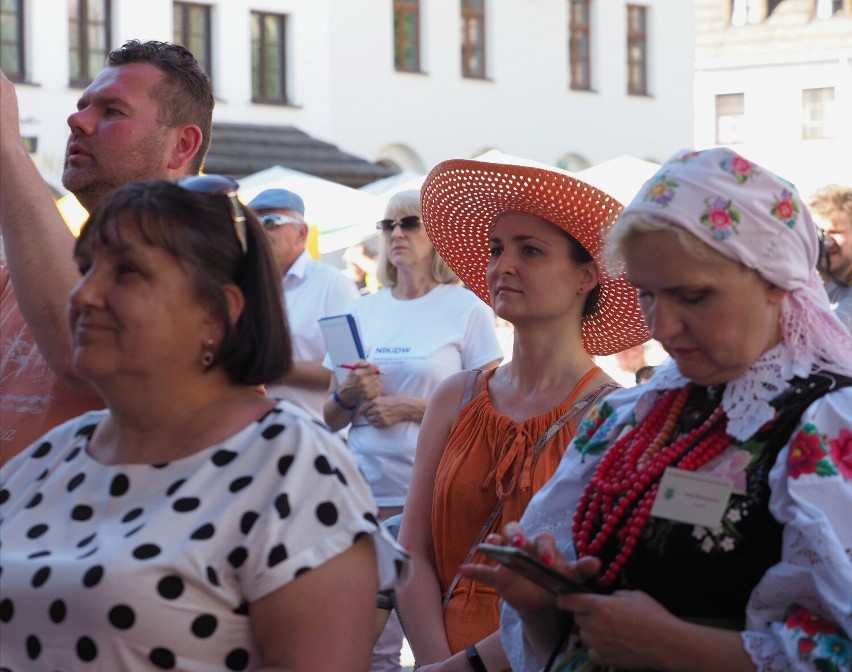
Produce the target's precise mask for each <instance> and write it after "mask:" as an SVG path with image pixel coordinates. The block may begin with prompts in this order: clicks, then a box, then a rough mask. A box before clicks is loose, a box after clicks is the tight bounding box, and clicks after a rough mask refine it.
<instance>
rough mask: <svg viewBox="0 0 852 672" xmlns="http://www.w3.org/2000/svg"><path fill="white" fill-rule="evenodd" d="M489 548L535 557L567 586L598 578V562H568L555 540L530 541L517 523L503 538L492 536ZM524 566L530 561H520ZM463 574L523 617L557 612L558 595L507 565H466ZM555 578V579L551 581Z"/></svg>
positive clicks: (546, 537) (506, 529)
mask: <svg viewBox="0 0 852 672" xmlns="http://www.w3.org/2000/svg"><path fill="white" fill-rule="evenodd" d="M485 541H486V542H487V543H488V544H491V545H497V546H504V547H508V548H515V549H518V550H520V551H523V552H524V553H525V555H527V556H530V557H532V558H533V559H534V560H535V561H537V563H540V564H541V565H543V566H545V567H547V568H549V570H552V571H554V572H556V573H558V574H562V575H564V576H565V578H566V580H567V582H568V583H570V582H573V583H574V584H579V585H582V584H583V583H584V582H585V581H586V580H587V579H589V578H591V577H593V576H595V575H596V574H597V571H598V569H599V565H600V563H599V561H598V560H597V559H596V558H583V559H582V560H580V561H579V562H576V563H575V562H567V561H566V560H565V559H564V558H563V557H562V554H561V553H559V551H558V550H557V549H556V544H555V542H554V540H553V537H552V536H551V535H549V534H539V535H536V537H534V538H533V539H528V538H527V536H526V534H525V532H524V530H523V528H522V527H521V526H520V525H519V524H518V523H517V522H511V523H508V524H507V525H506V526H505V527H504V528H503V533H502V534H490V535H488V537H486V540H485ZM519 562H522V563H524V565H525V566H526V565H528V564H530V563H529V561H528V560H520V561H519ZM461 572H462V574H463V575H464V576H467V577H470V578H473V579H476V580H477V581H481V582H482V583H487V584H489V585H492V586H494V588H495V589H496V590H497V592H498V593H500V596H501V597H502V598H503V599H504V600H505V601H506V602H508V603H509V604H510V605H512V607H514V609H515V610H516V611H517V612H518V613H519V614H521V615H524V616H535V615H536V614H540V613H542V612H545V611H552V610H554V609H555V608H556V595H558V594H562V593H557V592H551V590H550V589H548V588H542V587H541V586H540V585H539V584H537V583H535V582H533V580H531V579H530V578H526V577H525V576H522V575H521V574H519V573H518V572H517V571H514V570H513V569H510V568H509V567H506V566H504V565H501V564H498V565H497V566H492V565H485V564H470V565H463V566H462V567H461ZM551 578H552V577H551Z"/></svg>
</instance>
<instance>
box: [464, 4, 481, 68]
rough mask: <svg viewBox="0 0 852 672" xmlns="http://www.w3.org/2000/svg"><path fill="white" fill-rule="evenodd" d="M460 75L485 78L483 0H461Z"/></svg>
mask: <svg viewBox="0 0 852 672" xmlns="http://www.w3.org/2000/svg"><path fill="white" fill-rule="evenodd" d="M461 24H462V25H461V29H462V35H461V59H462V75H463V76H464V77H470V78H474V79H485V0H461Z"/></svg>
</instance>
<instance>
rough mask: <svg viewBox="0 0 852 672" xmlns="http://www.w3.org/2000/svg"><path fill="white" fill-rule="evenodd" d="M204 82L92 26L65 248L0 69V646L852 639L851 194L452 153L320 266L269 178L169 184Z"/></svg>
mask: <svg viewBox="0 0 852 672" xmlns="http://www.w3.org/2000/svg"><path fill="white" fill-rule="evenodd" d="M213 105H214V97H213V92H212V89H211V86H210V81H209V79H208V78H207V76H206V75H205V74H204V73H203V72H202V71H201V69H200V68H199V67H198V63H197V62H196V61H195V59H194V58H193V56H192V54H191V53H189V52H188V51H187V50H186V49H185V48H183V47H181V46H179V45H173V44H169V43H161V42H144V43H142V42H138V41H132V42H128V43H126V44H125V45H124V46H122V47H121V48H120V49H118V50H116V51H114V52H112V53H111V54H110V57H109V60H108V63H107V66H106V67H105V68H104V70H103V71H101V72H100V73H99V74H98V75H97V76H96V77H95V79H94V80H93V82H92V83H91V84H90V85H89V86H88V87H87V88H86V89H85V91H84V92H83V94H82V96H81V98H80V101H79V102H78V106H77V110H76V111H72V112H71V114H70V116H69V118H68V125H69V128H70V136H69V140H68V147H67V154H66V162H65V167H64V173H63V184H64V185H65V187H66V188H67V189H69V191H71V192H73V193H74V194H75V196H76V197H77V198H78V200H79V201H80V202H81V204H83V205H84V207H85V208H86V209H87V210H88V211H89V213H90V216H89V219H88V220H87V222H86V224H85V226H84V227H83V229H82V231H81V233H80V235H79V237H78V238H76V239H75V238H74V237H73V236H72V235H71V233H70V232H69V230H68V228H67V227H66V226H65V223H64V221H63V220H62V217H61V215H60V214H59V212H58V211H57V209H56V206H55V204H54V202H53V198H52V195H51V193H50V190H49V189H48V187H47V185H46V184H45V183H44V181H43V180H42V179H41V177H40V175H39V173H38V171H37V170H36V168H35V166H34V165H33V164H32V162H31V160H30V159H29V156H28V155H27V152H26V149H25V147H24V144H23V142H22V140H21V137H20V133H19V118H18V109H17V99H16V95H15V89H14V86H13V85H12V84H11V82H9V80H8V79H6V77H5V76H0V161H2V164H3V169H2V170H0V190H2V194H3V197H2V199H0V226H2V236H3V251H4V263H3V265H2V268H0V293H2V295H1V296H0V300H2V317H0V324H2V339H3V354H2V357H3V361H2V381H0V385H2V415H3V419H2V425H3V428H2V433H0V434H1V436H0V438H2V441H0V460H2V465H3V466H2V474H0V507H2V510H0V518H2V534H3V546H2V548H3V552H2V556H0V568H1V571H2V574H0V622H2V628H3V636H2V638H0V666H2V668H3V669H10V670H27V669H54V668H57V669H58V668H60V667H62V668H63V669H64V668H68V669H84V668H85V669H128V670H130V669H133V670H139V669H232V670H277V669H288V670H317V669H352V670H366V669H372V670H375V671H376V672H380V671H385V670H387V671H388V672H390V671H392V670H396V669H399V650H400V646H401V643H402V638H403V630H404V631H405V634H406V635H407V636H408V638H409V640H410V641H411V644H412V648H413V650H414V653H415V656H416V658H417V662H418V665H419V666H420V667H422V668H423V669H428V670H434V671H437V670H444V671H446V672H450V671H452V670H463V671H465V672H467V671H468V670H471V669H472V670H474V672H482V671H483V670H486V671H490V672H496V671H498V670H504V669H509V668H510V667H511V669H514V670H539V669H542V668H547V669H562V670H593V669H625V670H629V669H634V670H644V669H654V670H669V669H672V670H674V669H687V670H698V671H700V670H721V669H725V670H760V671H764V670H765V671H767V672H768V671H772V672H776V671H780V670H799V669H803V670H820V672H824V671H825V670H838V671H839V670H844V669H849V667H850V665H852V640H851V639H850V634H852V616H850V608H849V607H850V605H849V595H850V594H852V561H850V557H852V534H850V530H849V526H848V525H847V524H845V518H844V516H845V515H846V513H845V512H847V511H848V510H850V508H852V386H850V383H852V360H850V354H849V353H850V352H852V336H850V333H849V330H850V329H852V290H850V285H852V187H844V186H838V185H831V186H827V187H825V188H824V189H821V190H820V191H818V192H817V193H815V194H814V195H813V196H812V198H811V199H810V200H809V201H805V200H803V199H802V197H801V196H800V195H799V194H798V192H797V191H796V189H795V187H794V186H793V185H791V184H789V183H787V182H785V181H784V180H783V179H781V178H779V177H777V176H775V175H774V174H773V173H772V172H770V170H768V169H767V168H765V167H762V166H758V165H756V164H753V163H751V162H749V161H748V160H747V159H746V158H744V157H741V156H739V155H737V154H736V153H734V152H732V151H730V150H728V149H724V148H717V149H713V150H707V151H703V152H682V153H679V154H678V155H676V156H674V157H672V159H670V160H669V161H668V162H667V163H666V164H664V165H663V166H662V167H661V168H660V170H659V172H658V173H657V174H656V175H655V176H654V177H652V178H651V180H649V181H648V182H647V183H646V184H645V185H644V186H643V187H642V188H641V189H640V190H639V192H638V194H637V196H636V197H635V199H634V200H633V201H632V202H631V203H630V204H629V205H628V206H627V207H626V208H623V207H622V204H620V203H618V202H617V201H616V200H615V199H613V198H612V197H611V196H609V195H608V194H606V193H605V192H603V191H600V190H598V189H596V188H594V187H592V186H590V185H587V184H584V183H583V182H581V181H579V180H577V179H575V178H572V177H570V176H568V175H566V174H563V173H560V172H557V171H549V170H544V169H538V168H523V167H518V166H503V165H495V164H485V163H481V162H476V161H466V160H451V161H446V162H444V163H441V164H439V165H438V166H436V167H435V168H434V169H433V170H432V172H431V173H430V175H429V176H428V178H427V180H426V182H425V183H424V186H423V189H422V191H405V192H400V193H398V194H396V195H395V196H393V197H392V198H391V199H390V200H389V201H388V203H387V207H386V211H385V213H384V218H383V219H382V220H380V221H379V222H378V223H377V235H378V249H377V255H373V254H372V250H371V249H369V247H370V245H371V244H370V243H366V244H365V245H363V246H361V249H359V250H355V251H353V252H352V253H350V254H349V255H348V258H349V259H350V261H352V262H353V263H354V262H355V261H358V262H359V263H360V269H361V270H362V271H367V270H371V269H365V268H364V267H366V266H370V267H374V268H375V273H374V274H372V273H361V274H359V276H358V277H357V278H351V277H347V275H346V274H345V273H343V272H342V271H340V270H338V269H336V268H333V267H331V266H329V265H327V264H324V263H322V262H321V261H318V260H315V259H312V258H311V256H310V254H309V252H308V251H307V249H306V241H307V236H308V224H307V222H308V221H309V217H308V218H306V213H308V215H309V212H310V207H311V204H310V203H307V204H306V203H304V201H303V200H302V199H301V198H300V197H299V195H298V194H296V193H293V192H291V191H288V190H285V189H272V190H267V191H264V192H262V193H260V194H259V195H258V196H257V197H256V198H255V199H253V200H252V201H251V202H250V203H248V204H243V203H241V202H240V201H239V199H238V197H237V190H238V184H237V182H236V181H234V180H232V179H231V178H228V177H225V176H215V175H199V173H200V172H201V169H202V167H203V162H204V157H205V155H206V152H207V148H208V146H209V142H210V129H211V119H212V110H213ZM812 213H813V217H812ZM374 257H375V258H374ZM356 281H357V282H358V284H357V285H356ZM373 290H375V291H373ZM345 313H348V314H351V315H353V316H355V318H356V320H357V324H358V327H359V331H360V336H361V340H362V344H363V347H364V352H365V356H364V358H362V359H359V360H357V361H352V362H345V363H341V362H331V360H330V358H329V357H328V355H327V354H326V351H325V347H324V343H323V339H322V335H321V332H320V329H319V326H318V323H317V320H318V319H319V318H321V317H325V316H329V315H335V314H345ZM498 324H504V325H510V328H511V329H512V332H513V338H512V339H511V340H512V344H511V351H510V352H504V350H503V348H501V345H500V340H499V339H498V335H497V330H496V326H497V325H498ZM650 338H653V339H654V341H653V342H654V343H656V344H657V346H656V347H658V348H660V349H664V350H665V352H666V353H667V355H668V357H667V358H666V359H665V361H662V360H661V359H653V355H650V352H649V350H648V347H649V346H648V343H649V339H650ZM23 353H25V355H26V356H23ZM646 354H648V355H649V357H648V358H647V359H646ZM602 356H609V357H615V358H616V361H618V362H621V364H622V366H621V369H622V373H623V372H629V376H627V377H618V379H616V378H615V377H614V376H612V375H610V374H609V373H608V372H607V371H605V370H603V369H602V368H601V367H600V366H599V364H600V363H601V360H596V357H602ZM504 359H505V363H503V364H501V361H503V360H504ZM334 364H337V365H340V364H345V365H346V367H347V374H346V375H345V376H343V377H340V378H339V377H338V376H336V375H335V374H334V373H333V369H334ZM648 364H654V365H655V366H652V367H648V366H647V365H648ZM619 383H621V384H623V385H624V386H625V389H619V388H620V385H619ZM698 481H700V482H701V484H700V485H696V484H695V483H696V482H698ZM682 493H686V495H685V496H684V495H682ZM679 497H680V498H679ZM696 497H697V498H699V499H701V498H706V499H710V500H714V501H715V502H716V505H715V508H713V509H712V512H711V513H708V512H707V511H703V512H702V511H698V512H696V511H694V510H692V509H691V508H690V506H689V504H688V501H687V500H689V499H690V498H692V499H695V498H696ZM670 500H673V501H670ZM400 516H401V521H402V522H401V529H400V536H399V543H398V542H397V541H395V540H394V539H393V536H392V535H391V534H390V533H389V532H388V526H386V525H384V524H383V521H389V522H390V523H391V524H390V525H389V527H390V528H391V529H392V530H396V529H397V528H398V527H399V525H400V522H399V520H400V518H399V517H400ZM517 521H520V523H518V522H517ZM482 541H489V542H491V543H493V544H498V545H506V546H509V547H511V548H514V549H519V550H521V551H523V552H525V553H527V554H528V555H529V556H532V557H533V558H536V559H538V560H539V561H540V562H541V563H543V564H544V565H545V566H548V567H550V568H551V569H554V570H556V571H558V572H560V573H562V574H563V575H564V576H565V577H566V580H568V581H573V582H575V583H576V585H578V586H581V587H582V589H581V590H580V591H579V592H576V593H575V592H568V593H565V594H561V593H560V594H556V595H554V594H552V593H550V592H548V591H546V590H543V589H542V588H541V587H539V586H537V585H536V584H535V582H533V581H531V580H529V579H524V578H521V577H520V576H519V575H517V574H515V573H513V572H512V571H511V570H510V569H507V568H505V567H500V566H499V565H497V564H496V563H494V562H492V561H490V560H488V559H487V558H486V557H485V556H484V555H482V554H481V553H479V552H478V546H479V543H480V542H482ZM400 544H401V545H400ZM409 553H410V556H409ZM388 595H391V596H392V598H391V599H390V600H388V599H387V596H388ZM377 596H379V599H378V605H379V607H380V608H379V609H377V608H376V607H377ZM501 598H502V599H501ZM501 604H502V610H501ZM391 605H397V608H394V609H390V610H389V609H388V607H389V606H391ZM398 615H400V616H401V622H400V619H399V618H398ZM329 633H334V634H333V641H332V642H330V641H329ZM92 665H94V666H95V667H91V666H92ZM87 666H88V667H87Z"/></svg>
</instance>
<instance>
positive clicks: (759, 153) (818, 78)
mask: <svg viewBox="0 0 852 672" xmlns="http://www.w3.org/2000/svg"><path fill="white" fill-rule="evenodd" d="M823 87H834V96H835V98H834V100H835V110H836V120H835V124H834V130H835V134H836V135H835V137H834V138H831V139H821V140H802V90H803V89H814V88H823ZM724 93H744V94H745V123H746V127H745V132H744V135H745V137H746V140H747V141H746V142H744V143H742V144H737V145H731V148H732V149H734V150H735V151H738V152H740V153H742V154H743V155H745V156H747V157H748V158H750V159H752V160H754V161H757V162H758V163H761V164H763V165H765V166H767V167H769V168H771V169H772V170H773V172H776V173H777V174H779V175H781V176H782V177H784V178H785V179H787V180H790V181H791V182H793V183H794V184H796V186H797V187H798V188H799V190H800V191H801V192H802V193H803V194H805V195H807V194H809V193H811V192H812V191H813V190H814V189H816V188H817V187H819V186H821V185H823V184H827V183H831V182H841V183H845V184H852V160H850V157H852V124H850V123H849V119H852V45H850V50H849V52H848V53H847V54H833V55H832V54H818V53H817V54H811V55H810V57H809V58H808V59H807V60H798V61H790V62H772V63H767V64H764V65H750V66H735V65H731V66H730V67H727V68H717V69H712V70H709V69H708V70H703V71H698V72H696V75H695V104H696V110H697V111H699V113H697V114H696V116H695V141H696V146H698V147H709V146H713V145H714V143H715V96H716V95H717V94H724Z"/></svg>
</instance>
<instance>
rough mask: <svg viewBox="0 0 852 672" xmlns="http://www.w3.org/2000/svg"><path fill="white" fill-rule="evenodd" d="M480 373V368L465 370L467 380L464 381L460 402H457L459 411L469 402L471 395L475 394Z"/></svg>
mask: <svg viewBox="0 0 852 672" xmlns="http://www.w3.org/2000/svg"><path fill="white" fill-rule="evenodd" d="M481 375H482V369H472V370H470V371H468V372H467V380H465V381H464V394H462V398H461V403H460V404H459V413H461V410H462V409H463V408H464V407H465V406H467V405H468V404H469V403H470V400H471V399H473V395H474V394H476V384H477V383H478V382H479V377H480V376H481Z"/></svg>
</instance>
